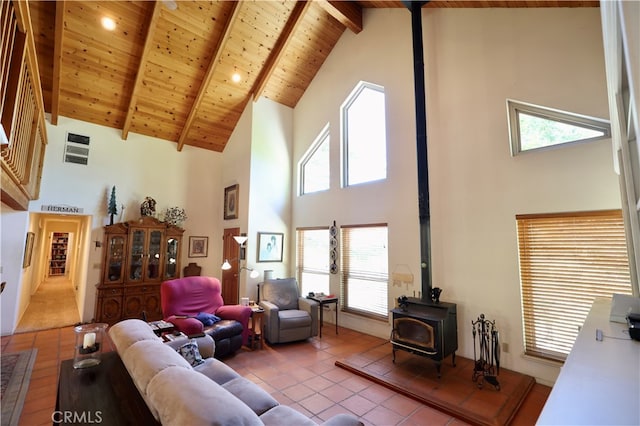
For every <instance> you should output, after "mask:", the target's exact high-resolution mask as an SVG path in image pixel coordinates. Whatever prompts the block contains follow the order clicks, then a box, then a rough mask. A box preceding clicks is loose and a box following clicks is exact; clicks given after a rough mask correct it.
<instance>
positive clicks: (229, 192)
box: [224, 183, 239, 220]
mask: <svg viewBox="0 0 640 426" xmlns="http://www.w3.org/2000/svg"><path fill="white" fill-rule="evenodd" d="M238 188H239V185H238V184H237V183H236V184H235V185H231V186H227V187H226V188H225V189H224V220H228V219H237V218H238Z"/></svg>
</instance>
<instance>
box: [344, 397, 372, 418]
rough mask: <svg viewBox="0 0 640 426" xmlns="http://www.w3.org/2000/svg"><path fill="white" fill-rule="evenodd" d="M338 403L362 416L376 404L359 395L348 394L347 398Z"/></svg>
mask: <svg viewBox="0 0 640 426" xmlns="http://www.w3.org/2000/svg"><path fill="white" fill-rule="evenodd" d="M340 405H342V406H343V407H345V408H346V409H348V410H349V411H351V412H353V413H355V414H356V415H357V416H360V417H362V416H364V415H365V414H366V413H368V412H369V411H371V410H373V409H374V408H375V407H376V404H374V403H373V402H371V401H369V400H368V399H366V398H364V397H362V396H360V395H353V396H350V397H349V398H347V399H345V400H344V401H342V402H340Z"/></svg>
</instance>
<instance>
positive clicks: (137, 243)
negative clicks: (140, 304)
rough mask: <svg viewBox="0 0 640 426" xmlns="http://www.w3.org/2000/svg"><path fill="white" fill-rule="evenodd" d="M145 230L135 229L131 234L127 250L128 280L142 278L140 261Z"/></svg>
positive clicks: (142, 257) (142, 254)
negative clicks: (128, 249) (129, 246)
mask: <svg viewBox="0 0 640 426" xmlns="http://www.w3.org/2000/svg"><path fill="white" fill-rule="evenodd" d="M145 234H146V233H145V231H144V230H142V229H136V230H134V231H133V233H132V234H131V249H130V251H129V253H130V256H131V257H130V258H129V280H130V281H140V280H142V262H143V260H144V254H145V253H144V239H145V238H144V237H145Z"/></svg>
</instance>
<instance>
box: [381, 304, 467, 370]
mask: <svg viewBox="0 0 640 426" xmlns="http://www.w3.org/2000/svg"><path fill="white" fill-rule="evenodd" d="M404 306H405V309H401V308H395V309H392V310H391V313H392V318H393V330H392V331H391V344H392V347H393V362H395V360H396V350H403V351H407V352H410V353H412V354H415V355H419V356H423V357H427V358H430V359H432V360H434V361H435V362H436V369H437V372H438V377H440V365H441V363H442V360H443V359H445V358H446V357H447V356H449V355H451V362H452V363H453V365H454V366H455V365H456V351H457V350H458V323H457V314H456V304H455V303H446V302H440V303H433V302H431V301H425V300H421V299H416V298H411V297H410V298H407V302H406V304H405V305H404Z"/></svg>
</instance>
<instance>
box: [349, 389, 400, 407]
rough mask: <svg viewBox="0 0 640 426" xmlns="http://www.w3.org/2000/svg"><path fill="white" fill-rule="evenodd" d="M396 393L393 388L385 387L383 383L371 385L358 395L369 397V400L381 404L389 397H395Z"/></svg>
mask: <svg viewBox="0 0 640 426" xmlns="http://www.w3.org/2000/svg"><path fill="white" fill-rule="evenodd" d="M395 394H396V393H395V392H394V391H392V390H391V389H388V388H385V387H384V386H381V385H377V384H376V385H373V386H369V387H368V388H366V389H363V390H361V391H360V392H358V395H360V396H363V397H365V398H367V399H368V400H369V401H371V402H374V403H376V404H381V403H382V402H384V401H386V400H387V399H389V398H391V397H393V396H394V395H395Z"/></svg>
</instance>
